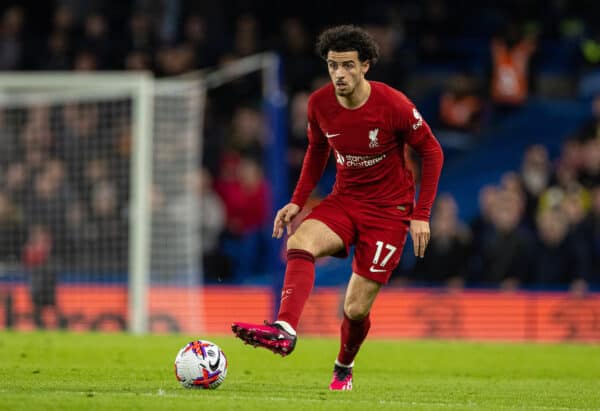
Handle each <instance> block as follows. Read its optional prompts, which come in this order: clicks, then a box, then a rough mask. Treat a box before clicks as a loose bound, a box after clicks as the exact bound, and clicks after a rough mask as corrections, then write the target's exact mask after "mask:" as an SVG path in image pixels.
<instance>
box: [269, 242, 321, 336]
mask: <svg viewBox="0 0 600 411" xmlns="http://www.w3.org/2000/svg"><path fill="white" fill-rule="evenodd" d="M314 282H315V257H314V256H313V255H312V254H311V253H309V252H308V251H304V250H296V249H291V250H288V252H287V267H286V269H285V278H284V280H283V289H282V290H281V304H280V306H279V314H278V315H277V321H281V322H283V321H285V322H286V323H287V324H288V325H290V326H291V327H292V328H293V329H294V330H296V329H297V328H298V322H299V321H300V315H301V314H302V310H303V309H304V305H305V304H306V300H308V296H309V295H310V292H311V291H312V288H313V284H314ZM286 331H287V330H286Z"/></svg>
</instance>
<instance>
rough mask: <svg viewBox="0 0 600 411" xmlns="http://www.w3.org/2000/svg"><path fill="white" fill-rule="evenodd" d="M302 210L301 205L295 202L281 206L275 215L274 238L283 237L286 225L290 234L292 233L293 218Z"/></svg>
mask: <svg viewBox="0 0 600 411" xmlns="http://www.w3.org/2000/svg"><path fill="white" fill-rule="evenodd" d="M299 212H300V206H299V205H298V204H294V203H288V204H286V205H285V206H284V207H283V208H281V209H280V210H279V211H278V212H277V215H276V216H275V221H274V222H273V238H281V236H282V235H283V229H284V227H285V228H286V229H287V233H288V235H290V234H292V224H291V223H292V220H293V219H294V217H296V216H297V215H298V213H299Z"/></svg>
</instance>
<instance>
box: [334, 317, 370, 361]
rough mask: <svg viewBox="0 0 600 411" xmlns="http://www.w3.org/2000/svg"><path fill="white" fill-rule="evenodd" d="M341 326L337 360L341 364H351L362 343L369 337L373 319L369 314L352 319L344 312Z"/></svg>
mask: <svg viewBox="0 0 600 411" xmlns="http://www.w3.org/2000/svg"><path fill="white" fill-rule="evenodd" d="M341 328H342V333H341V344H340V352H339V354H338V356H337V360H338V362H339V363H340V364H343V365H350V364H352V361H354V357H356V354H358V350H359V349H360V346H361V344H362V343H363V341H364V340H365V338H367V334H368V333H369V328H371V319H370V317H369V315H368V314H367V316H366V317H365V318H363V319H362V320H351V319H350V318H348V317H347V316H346V313H344V320H343V321H342V327H341Z"/></svg>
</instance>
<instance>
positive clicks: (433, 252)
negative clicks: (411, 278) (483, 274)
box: [415, 194, 471, 288]
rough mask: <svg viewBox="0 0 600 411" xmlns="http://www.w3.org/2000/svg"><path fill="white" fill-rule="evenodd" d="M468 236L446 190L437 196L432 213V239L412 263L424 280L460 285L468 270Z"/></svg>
mask: <svg viewBox="0 0 600 411" xmlns="http://www.w3.org/2000/svg"><path fill="white" fill-rule="evenodd" d="M470 241H471V236H470V232H469V230H468V228H467V227H466V226H464V225H463V224H462V222H461V221H459V219H458V207H457V205H456V201H455V200H454V198H453V197H452V196H451V195H449V194H444V195H441V196H439V198H438V200H437V202H436V205H435V207H434V209H433V212H432V217H431V240H430V242H429V245H428V246H427V250H426V251H425V258H423V259H418V260H417V264H416V267H415V271H416V274H417V275H418V279H419V280H420V281H424V282H425V283H426V284H433V285H447V286H450V287H453V288H462V286H463V284H464V281H465V278H466V274H467V255H468V252H469V248H470Z"/></svg>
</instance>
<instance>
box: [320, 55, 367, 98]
mask: <svg viewBox="0 0 600 411" xmlns="http://www.w3.org/2000/svg"><path fill="white" fill-rule="evenodd" d="M327 68H328V70H329V77H331V81H332V82H333V85H334V87H335V93H336V94H337V95H338V96H349V95H351V94H352V93H353V92H354V90H355V89H356V86H357V85H358V84H359V83H360V82H361V81H362V80H363V79H364V77H365V73H366V72H367V70H368V69H369V63H368V62H366V61H365V62H362V63H361V62H360V61H359V60H358V52H357V51H330V52H329V53H327Z"/></svg>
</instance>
